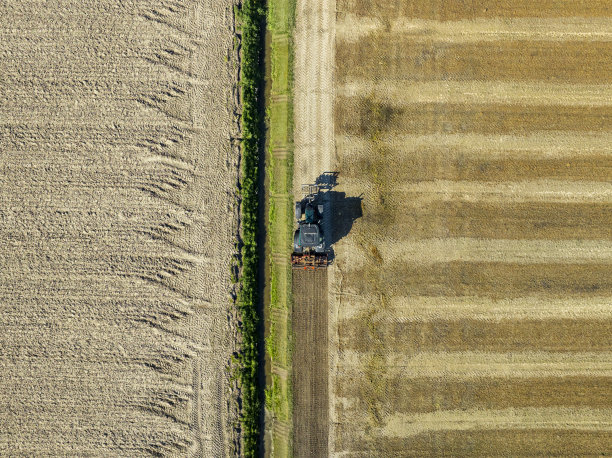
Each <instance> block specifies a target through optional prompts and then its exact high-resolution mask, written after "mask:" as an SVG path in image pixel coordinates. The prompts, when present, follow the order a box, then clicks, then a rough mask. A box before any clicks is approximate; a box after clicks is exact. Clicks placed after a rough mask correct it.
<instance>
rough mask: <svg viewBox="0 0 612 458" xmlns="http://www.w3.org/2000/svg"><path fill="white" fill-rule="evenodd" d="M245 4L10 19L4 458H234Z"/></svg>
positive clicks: (3, 186)
mask: <svg viewBox="0 0 612 458" xmlns="http://www.w3.org/2000/svg"><path fill="white" fill-rule="evenodd" d="M233 4H234V1H233V0H200V1H172V0H163V1H162V0H157V1H141V0H130V1H122V0H95V1H83V0H79V1H76V0H64V1H53V2H42V3H41V2H39V1H32V0H25V1H19V2H1V3H0V43H1V44H0V60H1V61H2V65H1V67H0V272H1V273H0V368H1V372H2V383H1V386H0V411H1V412H2V428H0V429H1V431H0V455H3V456H9V455H10V456H17V455H22V456H41V455H54V456H59V455H72V456H139V455H150V454H158V455H160V456H161V455H164V456H171V455H181V456H184V455H190V456H207V457H208V456H223V455H229V454H231V453H233V452H235V451H236V445H235V443H236V439H237V432H236V431H235V430H234V426H233V425H234V423H235V421H236V419H237V412H236V408H235V403H234V401H233V400H232V399H233V396H232V393H231V389H232V383H231V382H230V377H229V375H228V374H227V371H226V365H227V364H228V362H229V360H230V355H231V353H232V351H233V350H234V348H235V345H236V335H235V325H234V323H235V318H234V317H233V316H232V312H231V310H232V308H231V299H230V292H231V288H232V287H231V282H230V278H229V277H230V258H231V256H232V252H233V242H234V240H235V233H236V221H237V218H236V211H235V209H234V204H233V202H234V197H233V195H232V193H231V191H228V190H232V189H234V185H235V183H236V179H237V161H238V151H237V150H236V148H234V147H233V145H232V136H233V135H237V129H238V123H237V117H236V110H237V103H238V100H237V96H236V84H237V82H236V75H237V65H238V61H237V57H236V52H235V51H234V50H233V39H234V35H235V34H234V20H233ZM228 221H229V222H231V223H230V224H228Z"/></svg>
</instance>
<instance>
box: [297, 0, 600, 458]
mask: <svg viewBox="0 0 612 458" xmlns="http://www.w3.org/2000/svg"><path fill="white" fill-rule="evenodd" d="M336 10H337V19H336V31H335V34H336V54H335V82H336V101H335V114H334V116H335V124H334V128H335V140H336V143H335V144H336V154H337V161H338V164H337V167H336V169H337V170H338V171H339V172H340V175H339V182H340V186H339V188H338V189H339V190H340V191H344V192H346V194H347V195H360V194H362V193H363V197H364V200H363V217H362V218H360V219H358V220H357V221H356V222H355V224H354V225H353V228H352V230H351V232H350V233H349V235H348V236H346V237H345V238H344V239H342V240H340V241H339V242H338V243H337V244H336V246H335V247H334V249H335V254H336V260H335V265H334V266H333V268H332V269H331V270H330V282H331V283H330V311H331V314H330V335H329V339H330V345H331V346H330V361H331V362H332V365H331V367H330V388H329V392H330V436H329V444H330V454H332V455H336V456H352V455H359V456H361V455H366V456H370V455H373V456H493V455H504V456H516V455H528V456H534V455H540V456H551V455H568V456H576V455H595V454H606V453H607V454H609V453H612V420H611V419H612V229H611V228H612V185H611V183H612V143H611V141H610V140H612V137H611V134H612V97H610V96H611V95H612V92H611V91H612V85H611V84H610V83H612V79H611V78H612V67H611V65H612V5H611V4H610V2H607V1H590V2H572V1H569V0H567V1H565V0H554V1H553V0H550V1H541V2H532V1H527V0H513V1H492V0H474V1H469V2H466V1H408V0H396V1H389V2H380V1H374V0H336ZM296 160H297V158H296ZM296 414H297V415H299V412H297V411H296Z"/></svg>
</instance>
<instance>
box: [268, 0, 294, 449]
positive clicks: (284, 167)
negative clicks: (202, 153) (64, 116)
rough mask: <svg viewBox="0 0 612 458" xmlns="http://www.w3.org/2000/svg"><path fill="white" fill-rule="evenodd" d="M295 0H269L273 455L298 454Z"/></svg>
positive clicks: (269, 349) (270, 410)
mask: <svg viewBox="0 0 612 458" xmlns="http://www.w3.org/2000/svg"><path fill="white" fill-rule="evenodd" d="M294 18H295V0H268V32H269V33H270V38H271V40H270V63H271V85H270V92H271V97H270V99H269V100H267V115H268V128H269V130H268V150H267V151H266V153H267V156H266V167H267V173H268V177H269V184H270V185H269V189H268V195H269V205H270V209H269V215H268V244H269V252H270V254H271V255H272V256H271V259H270V261H269V262H270V305H269V307H270V309H269V317H270V318H269V324H270V327H269V334H268V337H267V339H266V350H267V352H268V356H269V358H270V362H271V366H272V377H271V380H269V381H268V386H267V388H266V408H267V410H268V413H270V414H271V415H272V417H273V418H274V428H271V429H270V431H268V432H269V433H270V434H271V449H270V450H268V451H269V452H270V454H271V456H273V457H287V456H292V429H293V402H292V401H293V394H292V386H291V365H292V358H291V354H292V341H293V339H292V330H291V309H292V297H291V264H290V262H289V258H290V255H291V250H292V242H293V192H292V188H293V185H292V181H293V97H292V93H293V29H294V27H295V24H294Z"/></svg>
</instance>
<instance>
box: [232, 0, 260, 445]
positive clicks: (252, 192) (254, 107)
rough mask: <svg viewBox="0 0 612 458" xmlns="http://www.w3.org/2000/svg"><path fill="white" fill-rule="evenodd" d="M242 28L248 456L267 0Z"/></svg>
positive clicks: (255, 435)
mask: <svg viewBox="0 0 612 458" xmlns="http://www.w3.org/2000/svg"><path fill="white" fill-rule="evenodd" d="M237 16H238V20H239V23H240V26H241V30H242V65H241V89H242V134H243V135H242V167H241V189H240V192H241V216H242V239H243V246H242V275H241V277H240V282H241V288H240V293H239V296H238V306H239V309H240V313H241V317H242V354H241V363H242V364H241V372H240V380H241V391H242V433H243V446H244V450H243V452H244V456H246V457H254V456H257V455H258V451H259V450H260V443H259V441H260V437H261V434H260V433H261V424H260V418H261V409H262V405H261V401H260V399H261V391H260V389H261V388H260V387H259V379H258V375H259V374H258V371H259V370H260V367H259V352H260V342H259V333H258V331H259V326H260V324H261V317H260V315H259V313H258V304H259V301H260V298H259V289H258V281H257V271H258V262H259V252H258V247H257V236H258V227H257V225H258V210H259V200H260V196H259V170H258V169H259V159H260V152H261V150H262V145H263V141H264V135H265V132H264V129H265V126H264V108H263V106H262V104H261V99H262V97H263V90H264V89H263V88H264V76H265V75H264V67H263V51H264V50H263V46H264V41H263V34H264V27H265V19H266V2H265V0H244V1H243V3H242V7H241V8H240V9H239V11H237Z"/></svg>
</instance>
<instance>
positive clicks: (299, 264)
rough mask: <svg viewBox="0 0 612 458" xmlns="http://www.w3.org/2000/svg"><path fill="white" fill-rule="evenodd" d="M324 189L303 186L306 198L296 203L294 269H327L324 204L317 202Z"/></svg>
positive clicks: (318, 186) (313, 185)
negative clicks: (323, 221) (320, 192)
mask: <svg viewBox="0 0 612 458" xmlns="http://www.w3.org/2000/svg"><path fill="white" fill-rule="evenodd" d="M321 188H322V186H320V185H316V184H305V185H302V192H303V193H304V198H303V199H302V200H301V201H298V202H296V203H295V219H296V220H297V224H298V228H297V229H296V231H295V234H294V235H293V254H292V255H291V266H292V267H293V268H294V269H304V270H315V269H322V268H326V267H327V263H328V262H327V253H326V252H325V240H324V238H323V230H322V229H321V224H322V220H323V204H322V203H321V202H315V201H316V200H317V197H319V196H320V194H319V191H320V189H321Z"/></svg>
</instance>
